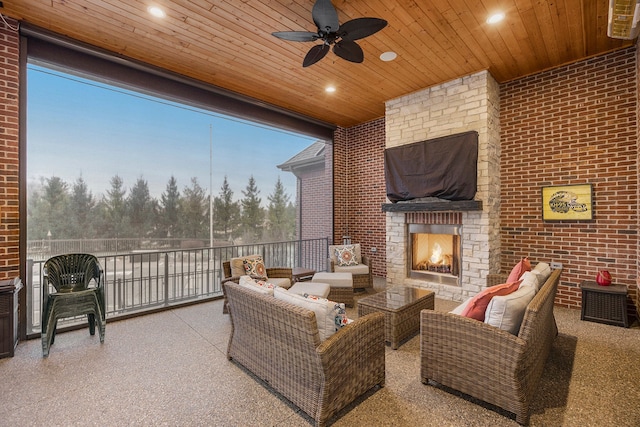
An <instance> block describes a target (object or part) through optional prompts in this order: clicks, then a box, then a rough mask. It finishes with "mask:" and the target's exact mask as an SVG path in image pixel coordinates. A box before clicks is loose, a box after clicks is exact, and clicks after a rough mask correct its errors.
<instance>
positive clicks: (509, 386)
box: [420, 269, 561, 424]
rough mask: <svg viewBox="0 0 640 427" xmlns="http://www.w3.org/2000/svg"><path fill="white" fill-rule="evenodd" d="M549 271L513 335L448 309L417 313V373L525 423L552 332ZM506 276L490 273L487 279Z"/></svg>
mask: <svg viewBox="0 0 640 427" xmlns="http://www.w3.org/2000/svg"><path fill="white" fill-rule="evenodd" d="M560 274H561V270H559V269H558V270H554V271H553V272H552V273H551V276H549V278H548V279H547V281H546V282H545V283H544V284H543V285H542V287H541V288H540V290H539V291H538V293H537V294H536V295H535V297H534V298H533V300H531V302H530V303H529V305H528V306H527V308H526V310H525V314H524V319H523V320H522V324H521V326H520V331H519V333H518V335H513V334H511V333H509V332H508V331H503V330H501V329H499V328H496V327H494V326H491V325H488V324H486V323H483V322H479V321H477V320H474V319H470V318H467V317H463V316H458V315H456V314H452V313H445V312H439V311H434V310H422V311H421V312H420V325H421V328H420V377H421V379H422V382H423V383H425V384H427V383H428V382H429V381H434V382H435V383H437V384H440V385H442V386H445V387H447V388H450V389H454V390H458V391H461V392H462V393H465V394H467V395H470V396H473V397H475V398H477V399H480V400H483V401H485V402H488V403H490V404H492V405H496V406H499V407H500V408H503V409H505V410H507V411H509V412H512V413H513V414H515V418H516V421H517V422H518V423H520V424H528V422H529V407H530V405H531V401H532V400H533V398H534V396H535V394H536V393H539V392H540V391H539V390H537V386H538V382H539V380H540V377H541V376H542V371H543V369H544V364H545V361H546V360H547V357H548V355H549V352H550V351H551V346H552V344H553V341H554V339H555V337H556V335H557V334H558V328H557V326H556V322H555V317H554V316H553V302H554V298H555V295H556V292H557V288H558V282H559V279H560ZM505 279H506V275H505V276H502V278H501V277H500V276H497V275H496V276H492V277H491V278H488V282H489V283H493V281H497V282H499V281H500V280H502V283H504V280H505Z"/></svg>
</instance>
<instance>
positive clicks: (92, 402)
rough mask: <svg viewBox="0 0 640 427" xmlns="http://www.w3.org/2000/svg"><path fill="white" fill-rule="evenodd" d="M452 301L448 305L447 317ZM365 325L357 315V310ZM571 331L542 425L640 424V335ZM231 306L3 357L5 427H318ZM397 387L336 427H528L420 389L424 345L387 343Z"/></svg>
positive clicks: (563, 331) (390, 379)
mask: <svg viewBox="0 0 640 427" xmlns="http://www.w3.org/2000/svg"><path fill="white" fill-rule="evenodd" d="M455 305H456V303H454V302H451V301H444V300H440V299H436V309H437V310H450V309H451V308H453V307H454V306H455ZM348 314H349V316H352V317H355V316H356V311H355V310H354V309H349V310H348ZM556 318H557V322H558V326H559V329H560V334H559V336H558V338H557V339H556V341H555V343H554V347H553V350H552V353H551V355H550V357H549V360H548V361H547V365H546V368H545V373H544V375H543V377H542V380H541V384H540V386H539V388H538V397H537V398H536V400H535V401H534V402H533V406H532V411H531V413H532V415H531V422H530V425H532V426H576V427H578V426H579V427H583V426H598V427H600V426H629V427H632V426H633V427H637V426H640V327H638V326H637V323H636V324H635V325H633V327H632V328H630V329H624V328H620V327H614V326H608V325H602V324H597V323H591V322H583V321H580V320H579V318H580V312H579V311H576V310H568V309H562V308H556ZM229 330H230V322H229V317H228V316H227V315H223V314H222V301H214V302H208V303H204V304H199V305H194V306H190V307H186V308H179V309H174V310H170V311H165V312H161V313H156V314H151V315H146V316H142V317H137V318H133V319H128V320H123V321H118V322H111V323H108V324H107V331H106V338H105V343H104V344H102V345H101V344H100V341H99V339H98V336H97V335H96V336H93V337H92V336H90V335H89V333H88V330H86V329H83V330H78V331H73V332H68V333H63V334H59V335H58V336H57V337H56V342H55V344H54V345H53V346H52V347H51V353H50V356H49V357H48V358H46V359H45V358H42V348H41V345H40V340H30V341H27V342H21V343H20V344H19V345H18V348H17V350H16V355H15V357H13V358H7V359H1V360H0V426H18V425H20V426H41V425H48V426H72V425H82V426H86V425H99V426H107V425H109V426H125V425H126V426H128V425H136V426H138V425H139V426H155V425H171V426H174V425H175V426H192V425H193V426H248V425H250V426H309V425H311V424H312V420H311V419H310V418H309V417H307V416H306V415H304V414H303V413H301V412H300V411H298V410H297V409H296V408H295V407H293V406H292V405H291V404H289V403H288V402H287V401H286V400H285V399H283V398H282V397H280V396H279V395H277V394H275V393H274V392H273V391H271V390H270V389H269V388H268V387H267V386H265V385H264V384H262V383H261V382H259V381H258V380H256V378H255V377H253V376H252V375H250V374H249V373H247V372H246V371H245V370H243V369H242V368H241V367H239V366H238V365H236V364H235V363H233V362H230V361H228V360H227V358H226V356H225V354H226V347H227V339H228V336H229ZM386 351H387V353H386V368H387V373H386V385H385V387H384V388H382V389H380V390H377V391H375V392H373V393H370V394H369V395H368V396H367V397H366V398H365V399H363V400H361V401H360V402H359V403H358V404H357V405H354V406H352V407H350V408H348V409H347V410H346V411H343V413H342V414H341V415H340V417H339V418H338V419H337V420H334V424H333V425H335V426H350V427H351V426H516V425H517V424H516V423H515V421H514V420H512V419H510V418H508V417H507V416H505V415H504V413H500V412H499V411H498V410H495V409H491V408H487V407H485V406H486V405H482V404H477V402H475V401H473V400H471V399H470V398H464V397H459V396H456V395H454V394H451V393H447V392H445V391H443V390H440V389H438V388H436V387H433V386H427V385H424V384H422V383H421V382H420V378H419V370H420V366H419V360H418V354H419V338H418V337H417V336H415V337H414V338H412V339H410V340H408V341H407V342H405V343H404V344H403V345H401V346H400V348H399V349H398V350H395V351H394V350H391V348H390V347H389V346H387V350H386Z"/></svg>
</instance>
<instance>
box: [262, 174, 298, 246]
mask: <svg viewBox="0 0 640 427" xmlns="http://www.w3.org/2000/svg"><path fill="white" fill-rule="evenodd" d="M267 199H268V200H269V207H268V211H267V231H268V236H269V239H270V240H271V241H284V240H290V239H293V238H294V236H295V211H294V216H293V218H291V211H290V209H289V199H290V198H289V195H288V194H286V193H285V191H284V186H283V185H282V181H280V177H278V181H276V185H275V188H274V189H273V193H272V194H271V195H269V196H268V197H267ZM292 220H293V222H292Z"/></svg>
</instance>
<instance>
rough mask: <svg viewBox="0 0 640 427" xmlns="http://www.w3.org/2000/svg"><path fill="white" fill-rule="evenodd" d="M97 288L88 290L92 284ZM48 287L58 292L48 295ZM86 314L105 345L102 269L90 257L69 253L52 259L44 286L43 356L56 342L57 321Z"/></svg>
mask: <svg viewBox="0 0 640 427" xmlns="http://www.w3.org/2000/svg"><path fill="white" fill-rule="evenodd" d="M92 280H93V281H95V286H94V287H89V283H90V282H91V281H92ZM49 286H53V288H54V289H55V292H53V293H49V291H50V289H49ZM85 314H86V315H87V319H88V322H89V333H90V334H91V335H95V331H96V322H97V324H98V331H99V333H100V342H101V343H103V342H104V332H105V324H106V317H105V299H104V284H103V282H102V269H101V268H100V263H99V262H98V259H97V258H96V257H95V256H93V255H90V254H66V255H58V256H55V257H53V258H49V259H48V260H47V261H46V262H45V263H44V283H43V284H42V322H41V325H42V334H41V337H42V355H43V357H47V356H48V355H49V348H50V347H51V345H52V344H53V343H54V341H55V335H56V327H57V323H58V319H61V318H64V317H74V316H81V315H85Z"/></svg>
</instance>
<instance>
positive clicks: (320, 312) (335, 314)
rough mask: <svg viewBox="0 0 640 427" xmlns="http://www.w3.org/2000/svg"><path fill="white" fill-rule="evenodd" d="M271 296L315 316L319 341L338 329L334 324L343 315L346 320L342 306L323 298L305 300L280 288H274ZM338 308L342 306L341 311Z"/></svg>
mask: <svg viewBox="0 0 640 427" xmlns="http://www.w3.org/2000/svg"><path fill="white" fill-rule="evenodd" d="M273 296H274V297H275V298H276V299H279V300H282V301H284V302H288V303H289V304H293V305H296V306H298V307H302V308H306V309H307V310H312V311H313V312H314V313H315V314H316V323H317V325H318V335H320V341H324V340H326V339H327V338H329V337H330V336H331V335H333V334H334V333H335V332H336V331H337V330H338V329H339V327H338V326H337V325H336V322H338V321H339V320H340V319H341V317H342V316H343V315H344V319H346V315H345V314H344V313H345V311H344V304H340V303H336V302H333V301H329V300H327V299H325V298H317V297H314V298H311V297H310V298H305V297H304V296H301V295H296V294H294V293H291V292H289V291H287V290H286V289H283V288H281V287H276V289H275V291H274V293H273ZM340 306H342V310H340ZM340 311H341V312H340ZM341 326H344V325H341Z"/></svg>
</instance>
